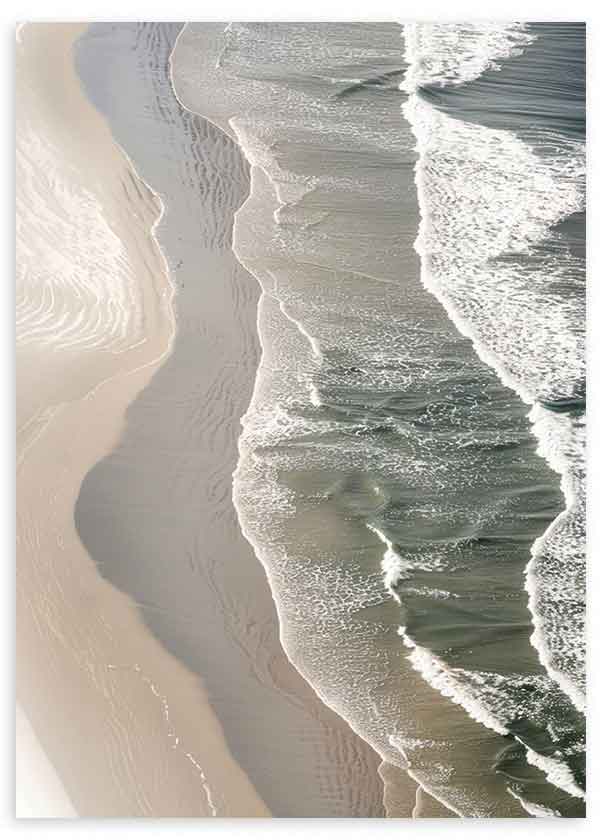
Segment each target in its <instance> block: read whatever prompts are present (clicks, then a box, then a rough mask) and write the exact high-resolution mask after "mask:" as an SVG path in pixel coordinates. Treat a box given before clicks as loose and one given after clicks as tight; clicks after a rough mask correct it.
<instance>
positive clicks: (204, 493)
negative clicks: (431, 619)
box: [76, 24, 414, 817]
mask: <svg viewBox="0 0 600 840" xmlns="http://www.w3.org/2000/svg"><path fill="white" fill-rule="evenodd" d="M180 28H181V27H180V26H179V25H175V24H95V25H93V26H91V27H90V29H89V30H88V31H87V32H86V34H85V35H84V37H83V38H82V39H81V41H80V42H79V45H78V50H77V68H78V72H79V74H80V77H81V79H82V81H83V84H84V87H85V90H86V92H87V94H88V96H89V97H90V99H91V100H92V101H93V102H94V104H95V105H96V106H97V107H98V108H99V110H100V111H101V112H102V113H104V114H106V116H107V118H108V120H109V124H110V126H111V129H112V131H113V132H114V134H115V137H116V138H117V140H118V142H119V143H120V144H121V145H122V146H124V147H125V148H126V149H127V150H128V153H129V154H130V155H131V157H132V159H133V160H134V162H135V165H136V167H138V169H139V171H140V173H141V175H142V177H144V179H145V180H146V181H147V182H148V183H149V184H151V185H152V187H153V189H155V190H156V191H157V192H158V193H159V194H160V195H161V198H162V200H163V203H164V205H165V207H166V213H165V217H164V219H163V221H162V223H161V225H160V227H159V228H158V230H157V236H158V239H159V241H160V244H161V247H162V248H163V250H164V252H165V254H166V256H167V259H168V262H169V267H170V269H171V272H172V276H173V279H174V283H175V286H176V296H175V300H174V305H175V314H176V323H177V332H176V336H175V341H174V344H173V349H172V352H171V354H170V356H169V358H168V359H167V360H166V362H165V363H164V365H163V366H162V367H161V368H160V370H159V371H157V373H156V375H155V376H154V377H153V379H152V382H151V383H150V384H149V385H148V387H147V388H146V389H145V390H144V391H143V393H141V394H140V395H139V397H138V399H137V400H136V401H135V402H134V403H133V404H132V405H131V407H130V408H129V410H128V413H127V425H126V427H125V429H124V433H123V435H122V436H121V438H120V440H119V442H118V444H117V445H116V446H115V447H114V449H113V451H112V452H111V454H110V455H109V456H108V457H107V458H105V459H103V460H102V461H100V463H98V464H97V465H96V466H95V467H94V468H93V469H92V470H91V471H90V472H89V473H88V475H87V477H86V479H85V481H84V484H83V486H82V489H81V493H80V496H79V499H78V501H77V507H76V523H77V528H78V531H79V534H80V537H81V539H82V541H83V543H84V544H85V546H86V548H87V549H88V551H89V552H90V554H91V556H92V557H93V558H94V560H95V561H96V562H97V564H98V568H99V570H100V571H101V573H102V574H103V575H104V577H105V578H106V579H107V580H109V581H111V582H112V583H113V584H115V585H116V586H118V587H119V588H120V589H121V590H122V591H123V592H126V593H128V594H129V595H131V596H132V597H133V598H134V599H135V601H136V602H137V603H138V605H139V606H140V609H141V611H142V615H143V618H144V621H145V622H146V625H147V626H148V627H149V628H150V629H151V630H152V632H153V634H154V635H155V636H156V637H157V638H158V639H159V640H160V641H161V642H162V644H163V645H165V647H166V648H167V649H168V650H169V651H170V652H172V653H173V654H174V655H175V656H176V657H177V658H178V659H180V660H181V661H182V662H184V663H185V664H186V665H187V666H188V667H189V668H190V669H192V670H193V671H195V672H197V673H199V674H200V675H201V676H202V678H203V681H204V682H205V685H206V687H207V690H208V696H209V699H210V703H211V705H212V707H213V708H214V710H215V713H216V715H217V716H218V718H219V720H220V722H221V724H222V727H223V730H224V732H225V736H226V739H227V743H228V745H229V748H230V749H231V752H232V753H233V755H234V756H235V758H236V760H237V761H238V762H239V764H240V765H241V767H242V768H243V769H244V770H245V772H246V773H247V775H248V777H249V778H250V779H251V781H252V783H253V784H254V786H255V788H256V790H257V791H258V793H259V794H260V796H261V797H262V798H263V800H264V801H265V803H266V804H267V806H268V807H269V809H270V810H271V812H272V813H273V814H274V815H276V816H288V817H294V816H344V817H349V816H384V813H385V812H384V807H383V802H382V783H381V779H380V777H379V775H378V767H379V764H380V759H379V757H378V756H377V754H376V753H375V752H374V751H373V750H372V749H371V748H370V747H368V745H366V744H365V743H364V742H363V741H362V740H361V739H360V738H358V737H357V736H356V735H354V733H353V732H352V730H351V729H350V728H349V726H348V725H347V724H346V723H345V722H344V721H343V720H342V719H341V718H339V717H338V716H337V715H335V714H334V713H333V712H332V711H331V710H330V709H328V708H327V707H326V706H324V705H323V704H322V703H321V702H320V701H319V700H318V698H317V697H316V695H315V694H314V692H313V690H312V689H311V688H310V687H309V686H308V685H307V684H306V683H305V682H304V681H303V680H302V679H301V677H300V676H299V674H298V673H297V672H296V670H295V669H294V668H293V667H292V666H291V665H290V663H289V662H288V660H287V658H286V656H285V654H284V652H283V650H282V648H281V645H280V643H279V625H278V621H277V615H276V612H275V608H274V605H273V601H272V597H271V593H270V590H269V588H268V586H267V582H266V579H265V575H264V572H263V569H262V567H261V566H260V564H259V563H258V561H257V559H256V557H255V556H254V554H253V551H252V549H251V547H250V546H249V545H248V544H247V543H246V541H245V540H244V539H243V537H242V534H241V532H240V529H239V524H238V521H237V517H236V513H235V510H234V507H233V504H232V498H231V475H232V472H233V470H234V468H235V465H236V461H237V458H238V450H237V444H238V437H239V434H240V423H239V421H240V417H241V416H242V414H243V413H244V412H245V411H246V409H247V406H248V404H249V401H250V397H251V393H252V387H253V383H254V378H255V374H256V368H257V364H258V357H259V346H258V339H257V334H256V306H257V300H258V292H259V290H258V286H257V284H256V281H255V280H254V278H253V277H252V276H251V275H249V274H248V273H247V272H246V271H245V270H244V269H243V268H242V267H241V266H240V264H239V263H238V261H237V259H236V258H235V256H234V254H233V253H232V250H231V236H232V225H233V217H234V213H235V211H236V210H237V208H238V207H240V205H241V204H242V203H243V202H244V200H245V198H246V196H247V193H248V187H249V182H248V169H247V166H246V164H245V162H244V159H243V157H242V155H241V153H240V151H239V149H238V147H237V146H236V144H235V143H234V142H232V140H231V139H230V138H229V137H228V136H226V135H225V134H224V133H223V132H222V131H220V130H219V129H217V128H215V127H214V126H213V125H211V124H210V123H208V122H207V121H206V120H204V119H201V118H199V117H197V116H194V115H193V114H190V113H189V112H187V111H185V110H184V109H182V108H181V106H180V105H179V103H178V102H177V100H176V98H175V95H174V93H173V90H172V88H171V85H170V81H169V73H168V71H169V67H168V59H169V55H170V53H171V50H172V48H173V45H174V42H175V38H176V36H177V34H178V32H179V30H180ZM223 793H224V795H225V796H228V795H229V792H228V789H227V786H225V788H224V790H223ZM232 803H234V804H235V799H233V798H232ZM413 806H414V785H412V784H409V785H408V786H406V785H405V796H404V801H403V802H402V803H400V805H397V806H396V807H397V808H403V809H404V813H406V814H407V815H410V813H411V811H412V808H413Z"/></svg>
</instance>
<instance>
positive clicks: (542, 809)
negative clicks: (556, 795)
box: [508, 788, 560, 818]
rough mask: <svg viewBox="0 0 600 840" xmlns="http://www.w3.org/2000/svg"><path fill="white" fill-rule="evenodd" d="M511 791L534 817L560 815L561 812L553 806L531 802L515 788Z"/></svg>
mask: <svg viewBox="0 0 600 840" xmlns="http://www.w3.org/2000/svg"><path fill="white" fill-rule="evenodd" d="M508 791H509V793H510V794H511V795H512V796H514V797H515V799H518V800H519V802H520V803H521V805H522V806H523V808H524V809H525V810H526V811H527V813H528V814H531V816H532V817H542V818H546V817H560V813H559V812H558V811H555V810H554V809H553V808H547V807H546V806H545V805H539V804H538V803H537V802H530V801H529V800H528V799H525V797H524V796H520V795H519V794H518V793H517V792H516V791H515V790H512V789H511V788H509V789H508Z"/></svg>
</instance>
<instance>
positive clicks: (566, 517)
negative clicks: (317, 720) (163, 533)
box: [171, 23, 585, 816]
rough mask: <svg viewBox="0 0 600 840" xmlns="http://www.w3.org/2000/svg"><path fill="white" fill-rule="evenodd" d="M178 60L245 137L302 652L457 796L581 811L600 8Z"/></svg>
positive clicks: (328, 686)
mask: <svg viewBox="0 0 600 840" xmlns="http://www.w3.org/2000/svg"><path fill="white" fill-rule="evenodd" d="M171 74H172V81H173V85H174V88H175V91H176V93H177V96H178V98H179V99H180V101H181V102H182V103H183V105H184V106H185V107H186V108H187V109H189V110H190V111H195V112H197V113H199V114H202V115H203V116H205V117H207V118H208V119H209V120H211V121H213V122H215V123H216V124H217V125H219V126H220V127H221V128H222V129H223V130H224V131H226V132H227V133H229V134H230V136H231V137H232V138H233V139H235V140H236V141H237V143H238V144H239V146H240V148H241V150H242V152H243V154H244V156H245V157H246V159H247V161H248V163H249V164H250V174H251V190H250V195H249V197H248V199H247V200H246V201H245V203H244V204H243V206H242V207H241V208H240V209H239V210H238V212H237V215H236V222H235V228H234V237H233V248H234V251H235V254H236V255H237V257H238V259H239V261H240V262H241V263H242V265H244V266H245V268H246V269H247V270H248V271H249V272H250V273H252V274H253V275H254V277H255V278H256V279H257V281H258V283H259V284H260V287H261V290H262V295H261V298H260V301H259V304H258V330H259V335H260V341H261V347H262V358H261V363H260V366H259V370H258V374H257V378H256V382H255V384H254V391H253V394H252V400H251V403H250V406H249V408H248V411H247V412H246V415H245V417H244V420H243V432H242V436H241V439H240V441H239V451H240V458H239V462H238V464H237V468H236V471H235V474H234V502H235V504H236V508H237V511H238V515H239V519H240V523H241V526H242V529H243V532H244V534H245V536H246V538H247V540H248V541H249V542H250V543H251V545H252V546H253V548H254V550H255V552H256V554H257V556H258V557H259V559H260V560H261V562H262V563H263V566H264V568H265V571H266V574H267V577H268V579H269V583H270V586H271V590H272V593H273V597H274V599H275V602H276V605H277V610H278V615H279V621H280V633H281V638H282V642H283V644H284V647H285V650H286V652H287V654H288V656H289V657H290V659H291V660H292V662H293V663H294V664H295V665H296V667H297V668H298V669H299V670H300V672H301V673H302V674H303V675H304V676H305V677H306V678H307V679H308V680H309V682H310V683H311V684H312V685H313V686H314V687H315V689H316V691H317V692H318V693H319V695H320V696H321V697H322V698H323V699H324V701H325V702H326V703H327V704H328V705H330V706H331V707H332V708H333V709H335V710H336V711H337V712H338V713H339V714H340V715H342V716H343V717H344V718H345V719H346V720H348V721H349V722H350V724H351V726H352V728H353V729H354V730H355V731H356V732H358V733H359V734H360V735H361V736H362V737H363V738H364V739H365V740H366V741H368V743H370V744H371V745H372V746H373V747H374V748H375V749H376V750H377V752H378V753H379V754H380V755H381V756H382V758H383V760H384V762H385V763H386V764H387V765H393V766H395V767H398V768H401V769H404V770H405V771H406V772H407V773H408V774H409V775H410V776H412V777H413V779H415V780H416V781H417V782H418V783H419V785H420V786H421V789H422V791H424V792H425V793H426V794H428V795H429V796H431V797H434V798H435V799H436V800H438V801H439V802H440V803H443V805H444V806H445V807H446V808H448V809H449V810H450V811H452V812H454V813H456V814H458V815H463V816H528V815H529V816H549V815H557V816H580V815H582V813H583V812H584V800H585V792H584V791H585V773H584V758H585V747H584V732H585V723H584V702H585V701H584V678H585V673H584V671H585V645H584V608H585V596H584V583H585V560H584V556H585V552H584V524H585V521H584V454H583V444H584V435H585V426H584V424H585V413H584V412H585V386H584V383H585V359H584V343H583V342H584V326H585V288H584V281H585V228H584V224H585V203H584V202H585V195H584V189H585V148H584V140H585V119H584V118H585V113H584V105H585V27H584V26H581V25H578V24H543V25H533V24H531V25H530V24H514V25H511V24H493V25H492V24H490V25H486V24H469V25H455V24H444V25H434V24H414V25H413V24H410V25H400V24H395V23H385V24H384V23H374V24H365V23H360V24H351V23H344V24H322V23H319V24H280V23H278V24H267V23H263V24H254V23H251V24H248V23H244V24H227V25H225V24H222V25H220V24H188V25H186V26H185V28H184V29H183V31H182V32H181V34H180V35H179V37H178V40H177V43H176V46H175V49H174V52H173V53H172V55H171Z"/></svg>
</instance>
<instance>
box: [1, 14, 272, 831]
mask: <svg viewBox="0 0 600 840" xmlns="http://www.w3.org/2000/svg"><path fill="white" fill-rule="evenodd" d="M82 29H83V27H81V26H78V25H71V24H68V25H62V24H60V25H56V24H49V25H37V24H36V25H27V26H26V27H25V28H24V29H21V31H20V39H19V43H18V44H17V101H18V112H17V146H18V154H21V157H20V158H19V156H18V163H19V166H21V168H20V169H18V176H17V192H18V198H19V199H20V200H21V201H22V202H23V206H22V208H21V209H22V211H23V212H22V214H21V216H20V220H19V221H18V226H17V232H18V240H19V241H20V243H21V246H22V247H21V250H20V251H19V252H18V253H19V261H18V265H19V268H20V269H22V270H23V274H22V275H21V276H20V278H19V281H18V284H17V301H18V303H21V305H22V306H21V310H22V314H23V313H24V314H23V318H22V324H21V327H22V331H21V333H20V339H21V341H20V344H19V347H18V351H17V381H18V383H19V393H18V408H17V429H18V456H19V460H20V466H19V470H18V474H17V592H16V597H17V656H16V661H17V675H16V682H17V697H18V700H19V702H20V704H21V706H22V708H23V710H24V712H25V714H26V716H27V718H28V719H29V721H30V723H31V725H32V727H33V730H34V732H35V735H36V736H37V738H38V739H39V742H40V744H41V747H42V749H43V751H44V752H45V753H46V755H47V756H48V758H49V760H50V762H51V763H52V765H53V767H54V768H55V769H56V771H57V773H58V775H59V777H60V779H61V781H62V783H63V785H64V787H65V790H66V793H67V795H68V797H69V799H70V800H71V802H72V803H73V806H74V808H75V810H76V812H77V813H78V814H79V815H80V816H202V815H206V816H211V815H217V814H218V815H220V816H232V815H244V816H265V815H267V814H268V810H267V808H266V807H265V805H264V804H263V802H262V800H261V798H260V797H259V796H258V795H257V793H256V791H255V790H254V789H253V787H252V785H251V784H250V783H249V782H248V779H247V777H246V776H245V774H244V773H243V771H242V770H240V768H239V767H238V766H237V764H236V763H235V762H234V761H233V760H232V758H231V756H230V753H229V751H228V748H227V746H226V744H225V741H224V738H223V734H222V730H221V727H220V724H219V722H218V720H217V719H216V717H215V715H214V713H213V711H212V709H211V707H210V705H209V704H208V702H207V699H206V695H205V692H204V690H203V687H202V684H201V681H200V679H199V677H198V676H196V675H195V674H192V673H190V671H189V670H188V669H186V668H185V667H184V666H183V665H182V664H181V663H180V662H179V661H177V660H176V659H175V658H174V657H172V656H170V655H169V654H168V653H167V652H166V651H165V650H164V648H163V647H162V646H161V645H160V644H159V643H158V642H157V641H156V640H155V639H154V638H153V637H152V636H151V635H150V634H149V633H148V631H147V629H146V628H145V627H144V624H143V622H142V621H141V619H140V616H139V613H138V610H137V609H136V606H135V604H134V603H133V602H132V600H131V599H130V598H129V597H127V596H126V595H124V594H123V593H120V592H118V591H117V590H116V589H115V588H114V587H113V586H111V585H110V583H108V582H107V581H106V580H104V579H103V578H102V577H101V576H100V575H99V574H98V569H97V567H96V564H95V563H94V562H93V560H92V559H91V558H90V557H89V555H88V554H87V552H86V551H85V548H84V547H83V546H82V544H81V542H80V540H79V538H78V535H77V533H76V530H75V527H74V521H73V510H74V506H75V502H76V499H77V496H78V493H79V490H80V486H81V482H82V479H83V477H84V476H85V474H86V473H87V472H88V470H89V469H90V468H91V467H92V466H93V465H94V464H95V463H96V462H97V461H98V460H99V459H100V458H102V457H103V456H104V455H105V453H106V452H108V451H110V449H111V448H112V447H113V446H114V445H115V443H116V441H117V440H118V438H119V435H120V433H121V431H122V427H123V418H124V415H125V412H126V409H127V406H128V405H129V403H130V402H131V400H132V399H134V397H135V395H136V394H138V393H139V392H140V391H141V390H142V389H143V388H144V387H145V386H146V385H147V383H148V382H149V380H150V379H151V377H152V375H153V374H155V372H156V370H157V369H159V367H160V364H161V363H162V361H163V359H164V357H165V356H166V354H167V353H168V352H169V349H170V342H171V338H172V332H173V322H172V310H171V304H170V299H171V285H170V282H169V278H168V275H167V272H166V269H165V264H164V260H163V257H162V254H161V253H160V251H159V250H158V248H157V245H156V241H155V240H154V238H153V237H152V235H151V228H152V227H153V225H154V224H155V223H156V221H157V219H158V217H159V214H160V203H159V201H158V200H157V198H156V196H155V195H153V194H152V193H151V191H150V190H148V189H147V188H146V187H145V186H144V184H143V183H142V182H141V181H140V180H139V178H138V177H137V176H136V174H135V172H134V171H133V170H132V168H131V166H130V164H129V162H128V161H127V160H126V158H125V156H124V155H123V154H122V153H121V151H120V150H119V148H118V147H117V146H116V144H115V143H114V141H113V139H112V137H111V136H110V133H109V131H108V128H107V126H106V124H105V123H104V121H103V120H102V118H101V117H99V115H98V114H97V113H96V111H95V110H94V109H93V108H92V107H91V106H90V105H89V104H88V103H87V101H86V100H85V98H84V96H83V95H82V93H81V90H80V87H79V83H78V81H77V79H76V77H75V74H74V72H73V65H72V59H71V48H72V44H73V41H74V39H75V38H76V37H77V36H78V35H80V34H81V31H82ZM40 162H41V163H40ZM41 164H43V166H42V165H41ZM36 167H38V168H37V169H36ZM32 197H33V198H32ZM34 200H35V201H34ZM28 201H29V205H28ZM70 210H71V211H72V212H69V211H70ZM102 235H104V236H105V237H107V240H106V241H102V240H101V238H98V239H94V237H101V236H102ZM112 237H114V240H113V239H112ZM107 241H108V242H109V243H110V242H113V244H114V242H115V241H116V243H117V244H116V245H115V248H116V251H115V255H116V256H115V260H114V262H113V263H112V264H109V263H108V262H103V260H104V259H105V258H106V259H107V260H108V258H109V256H110V252H109V250H108V248H107ZM90 254H93V255H95V257H96V258H97V260H96V261H95V262H93V261H92V260H91V259H90ZM111 270H112V271H113V272H114V273H112V274H110V275H109V276H108V278H107V276H106V272H107V271H111ZM35 271H37V272H38V276H37V277H35V278H34V279H35V280H36V281H37V283H38V284H39V283H44V284H46V287H47V288H48V289H50V290H52V294H50V293H49V294H48V296H47V298H46V299H45V300H43V301H42V304H43V305H41V307H40V306H37V307H36V306H30V301H29V300H28V299H27V290H28V289H35V284H34V283H29V279H30V278H29V276H28V272H29V275H31V274H32V272H35ZM53 272H54V274H53ZM69 272H70V274H69ZM40 275H41V276H40ZM67 275H68V276H69V282H62V281H64V279H65V277H66V276H67ZM94 279H95V280H96V281H97V282H96V283H95V284H94V282H93V281H94ZM103 282H106V283H108V282H110V285H106V286H105V287H103V285H102V284H103ZM86 283H87V284H88V286H89V295H88V297H87V298H86V294H87V292H86ZM119 284H120V285H119ZM103 288H104V291H106V290H108V291H109V292H110V294H108V295H105V296H104V297H103V296H102V291H103ZM120 290H121V291H123V295H121V299H123V300H127V302H128V304H129V306H130V309H129V313H130V314H131V313H132V312H133V313H134V314H135V315H136V321H135V322H132V321H131V320H128V319H127V318H126V319H125V320H123V319H120V320H119V317H117V315H116V314H115V299H119V296H118V293H120ZM20 295H21V297H20ZM88 303H89V306H87V304H88ZM44 307H45V309H44ZM86 307H87V308H86ZM57 308H58V309H59V311H60V315H61V317H62V316H64V317H62V320H61V319H60V318H58V319H57V318H56V312H57ZM36 313H37V315H36ZM88 316H89V317H88ZM98 316H100V317H98ZM69 318H70V319H71V321H69ZM86 318H87V320H86ZM90 318H91V320H90ZM53 319H54V320H53ZM76 324H77V325H78V326H77V327H75V325H76ZM82 324H83V325H84V327H82V326H81V325H82ZM65 325H66V327H73V330H72V331H71V332H70V334H69V342H67V341H66V335H67V333H66V331H65ZM28 328H29V329H28ZM58 336H62V337H63V339H64V340H63V341H61V340H57V337H58ZM115 336H116V338H115Z"/></svg>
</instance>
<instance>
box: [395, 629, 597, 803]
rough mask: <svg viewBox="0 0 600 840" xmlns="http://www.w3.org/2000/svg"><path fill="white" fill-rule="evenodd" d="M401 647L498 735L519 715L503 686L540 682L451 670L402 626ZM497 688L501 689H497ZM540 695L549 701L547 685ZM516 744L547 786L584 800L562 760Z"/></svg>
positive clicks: (428, 677)
mask: <svg viewBox="0 0 600 840" xmlns="http://www.w3.org/2000/svg"><path fill="white" fill-rule="evenodd" d="M398 634H399V635H400V636H401V637H402V641H403V642H404V645H405V646H406V647H407V648H408V649H409V650H410V654H409V655H408V659H409V661H410V663H411V665H412V667H413V668H414V669H415V670H416V671H418V672H419V673H420V674H421V675H422V676H423V678H424V679H425V680H426V681H427V682H428V683H429V684H430V685H431V686H432V687H433V688H435V689H436V690H437V691H439V692H440V694H442V695H443V696H444V697H448V698H449V699H450V700H452V702H453V703H456V704H457V705H459V706H462V708H463V709H465V711H466V712H467V713H468V714H469V716H470V717H472V718H473V719H474V720H476V721H477V722H478V723H481V724H483V725H484V726H486V727H487V728H488V729H491V730H493V731H494V732H497V733H498V734H499V735H508V734H509V733H510V729H509V728H508V726H509V723H510V720H511V719H514V718H516V717H518V716H519V714H520V713H521V712H522V710H521V709H520V707H519V705H518V704H515V703H514V702H511V700H510V697H509V695H508V694H507V692H506V691H505V690H502V689H503V687H506V686H509V687H510V688H511V689H514V688H515V687H518V686H519V683H520V682H527V683H532V684H536V683H540V679H539V678H535V677H526V678H523V677H519V676H518V675H513V676H510V675H509V676H506V677H502V676H500V675H497V674H489V673H486V674H482V673H478V672H469V671H465V670H464V669H462V668H451V667H449V666H448V665H447V664H446V663H445V662H443V661H442V660H441V659H440V658H439V657H437V656H435V654H433V653H432V652H431V651H430V650H428V649H427V648H425V647H422V646H421V645H418V644H416V642H415V641H414V640H413V639H412V638H411V637H410V636H409V635H408V634H407V632H406V628H405V627H399V628H398ZM499 689H500V690H499ZM540 694H541V696H542V697H543V698H548V696H549V693H548V686H544V685H541V691H540ZM514 737H515V738H516V740H517V741H519V742H520V743H522V744H523V746H524V747H525V755H526V759H527V761H528V763H529V764H531V765H532V766H534V767H537V768H538V769H540V770H541V771H542V772H543V773H544V774H545V776H546V778H547V780H548V781H549V782H550V784H552V785H554V786H555V787H557V788H560V789H561V790H564V791H566V792H567V793H569V794H571V796H574V797H576V798H578V799H585V793H584V791H583V790H582V789H581V787H580V786H579V785H578V784H577V782H576V781H575V779H574V777H573V774H572V772H571V770H570V769H569V767H568V766H567V764H566V763H565V762H564V760H563V757H562V756H560V755H559V754H558V753H557V754H556V755H555V756H544V755H540V754H539V753H538V752H536V751H535V750H533V749H531V748H530V747H528V746H527V745H526V744H525V743H524V742H523V741H522V740H521V739H520V738H519V737H518V736H514Z"/></svg>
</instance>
